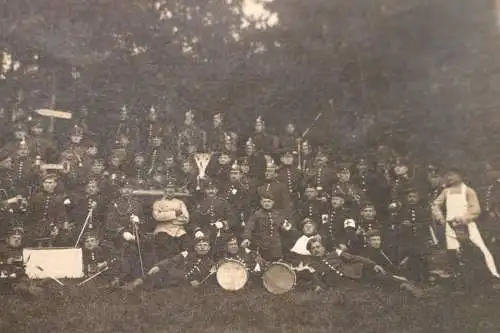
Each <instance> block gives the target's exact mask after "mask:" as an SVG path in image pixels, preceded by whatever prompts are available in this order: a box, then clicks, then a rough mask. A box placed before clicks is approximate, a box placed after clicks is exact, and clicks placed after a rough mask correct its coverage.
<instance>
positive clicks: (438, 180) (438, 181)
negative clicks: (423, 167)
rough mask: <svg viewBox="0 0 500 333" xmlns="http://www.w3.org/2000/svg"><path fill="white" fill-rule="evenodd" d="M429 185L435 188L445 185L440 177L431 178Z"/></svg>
mask: <svg viewBox="0 0 500 333" xmlns="http://www.w3.org/2000/svg"><path fill="white" fill-rule="evenodd" d="M429 183H430V184H431V186H432V187H434V188H436V187H439V186H441V184H442V183H443V178H442V177H440V176H430V177H429Z"/></svg>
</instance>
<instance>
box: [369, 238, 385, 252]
mask: <svg viewBox="0 0 500 333" xmlns="http://www.w3.org/2000/svg"><path fill="white" fill-rule="evenodd" d="M368 245H369V246H370V247H371V248H373V249H380V247H381V246H382V238H381V237H380V236H371V237H370V238H369V239H368Z"/></svg>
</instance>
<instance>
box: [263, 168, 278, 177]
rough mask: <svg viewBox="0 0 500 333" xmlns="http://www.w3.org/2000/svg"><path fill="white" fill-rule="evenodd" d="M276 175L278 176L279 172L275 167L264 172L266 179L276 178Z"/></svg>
mask: <svg viewBox="0 0 500 333" xmlns="http://www.w3.org/2000/svg"><path fill="white" fill-rule="evenodd" d="M276 176H277V174H276V170H275V169H269V170H266V171H265V172H264V177H265V178H266V179H268V180H269V179H274V178H276Z"/></svg>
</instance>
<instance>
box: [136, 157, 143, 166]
mask: <svg viewBox="0 0 500 333" xmlns="http://www.w3.org/2000/svg"><path fill="white" fill-rule="evenodd" d="M134 163H135V165H136V166H143V165H144V156H136V157H135V158H134Z"/></svg>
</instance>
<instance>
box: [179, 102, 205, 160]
mask: <svg viewBox="0 0 500 333" xmlns="http://www.w3.org/2000/svg"><path fill="white" fill-rule="evenodd" d="M194 119H195V114H194V111H193V110H188V111H186V113H185V114H184V125H183V126H182V127H181V129H180V131H179V133H178V137H177V153H178V154H179V156H178V157H179V159H181V158H183V157H186V156H191V155H192V154H193V153H195V152H201V151H205V150H206V133H205V131H203V130H202V129H201V128H200V127H199V126H198V125H196V123H195V121H194Z"/></svg>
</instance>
